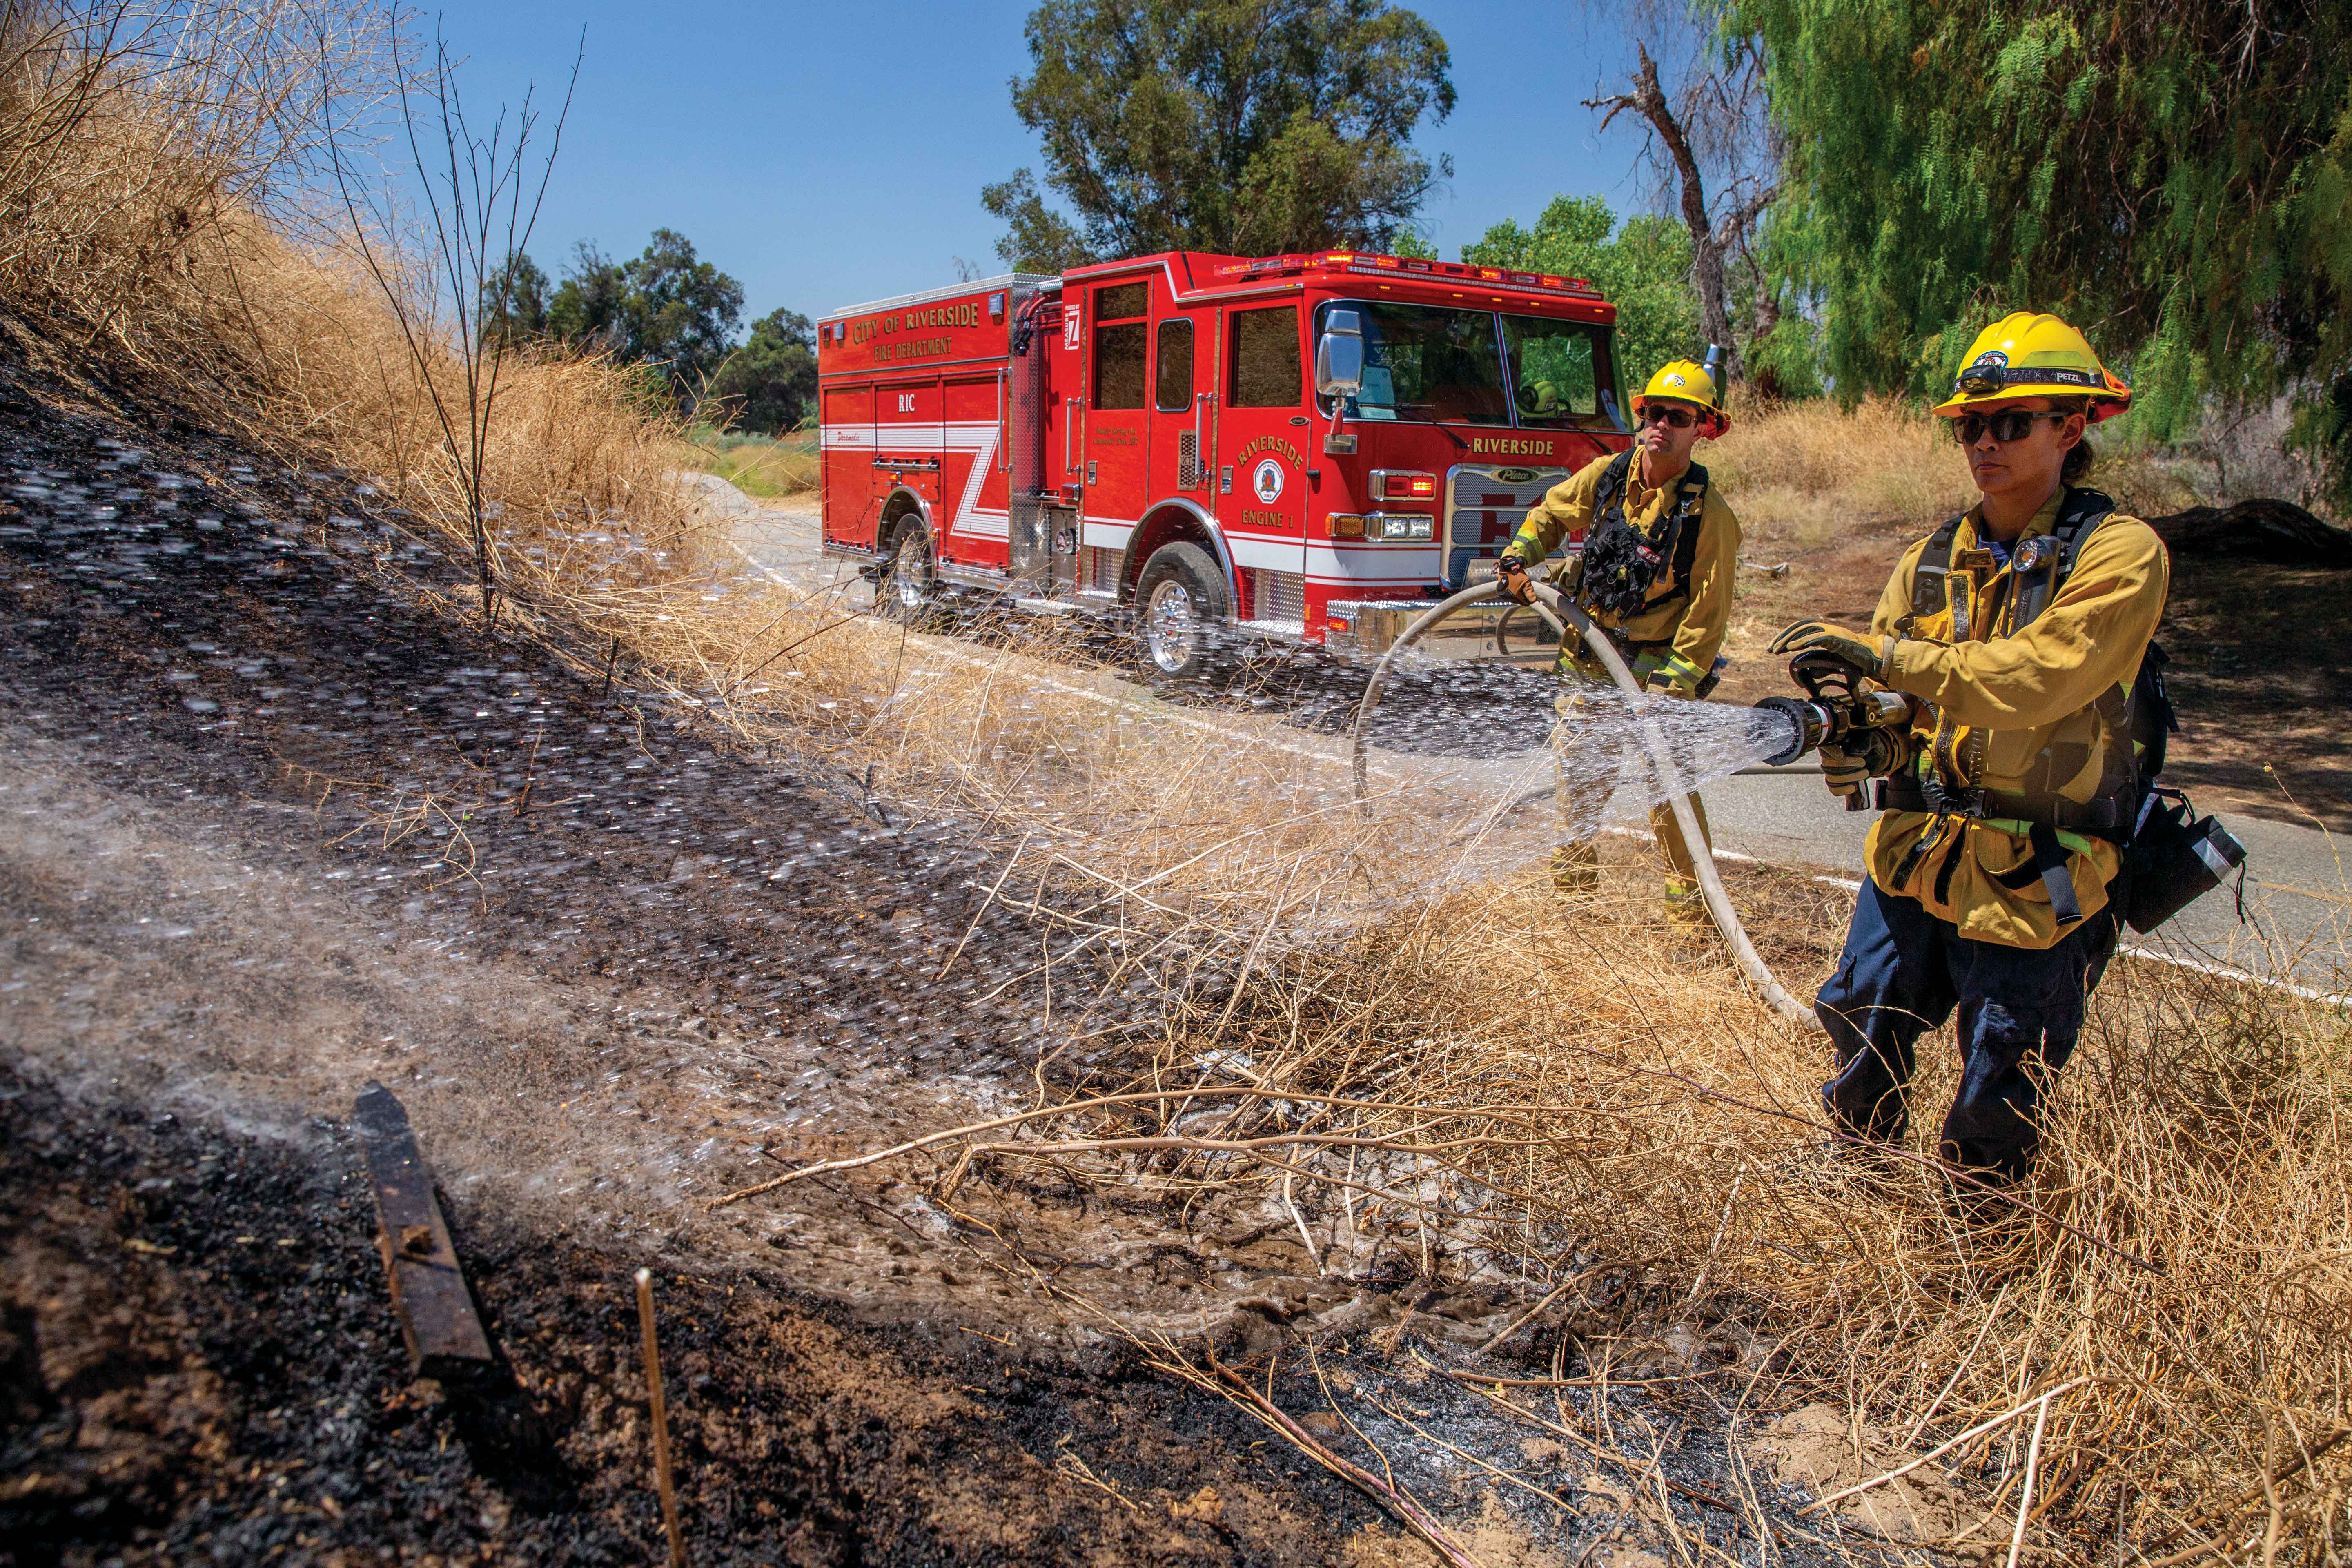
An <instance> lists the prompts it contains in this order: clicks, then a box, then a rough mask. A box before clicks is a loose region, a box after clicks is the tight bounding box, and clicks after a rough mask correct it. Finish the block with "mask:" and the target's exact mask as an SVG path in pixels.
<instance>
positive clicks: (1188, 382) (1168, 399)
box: [1154, 320, 1192, 414]
mask: <svg viewBox="0 0 2352 1568" xmlns="http://www.w3.org/2000/svg"><path fill="white" fill-rule="evenodd" d="M1159 373H1160V374H1159V380H1158V388H1159V390H1158V392H1157V394H1156V395H1155V398H1154V401H1156V402H1157V403H1158V404H1159V405H1160V412H1161V413H1162V414H1181V413H1183V412H1184V411H1185V410H1186V409H1188V408H1190V407H1192V322H1191V321H1186V320H1178V321H1162V322H1160V361H1159Z"/></svg>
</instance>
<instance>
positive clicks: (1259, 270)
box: [1217, 250, 1601, 299]
mask: <svg viewBox="0 0 2352 1568" xmlns="http://www.w3.org/2000/svg"><path fill="white" fill-rule="evenodd" d="M1309 268H1312V269H1314V270H1316V271H1318V272H1355V273H1361V274H1363V275H1365V276H1368V277H1374V278H1377V277H1380V276H1382V275H1383V274H1390V273H1399V274H1402V273H1411V274H1412V275H1413V276H1415V277H1420V278H1427V279H1430V280H1431V281H1433V282H1434V281H1435V280H1437V279H1441V278H1444V279H1461V280H1462V281H1463V282H1465V283H1486V284H1491V285H1494V286H1496V287H1499V288H1504V289H1519V290H1522V291H1524V292H1527V293H1532V294H1573V295H1578V296H1580V297H1582V298H1585V299H1597V298H1599V297H1600V292H1601V291H1600V290H1599V289H1595V288H1594V287H1593V286H1592V285H1591V283H1589V282H1587V281H1585V280H1584V279H1581V278H1563V277H1559V276H1558V275H1556V274H1553V273H1549V272H1511V271H1507V270H1506V269H1504V268H1499V267H1473V266H1471V265H1469V264H1468V263H1466V262H1461V261H1432V260H1423V259H1422V258H1419V257H1410V256H1371V255H1367V254H1365V253H1363V252H1361V251H1355V250H1321V251H1317V252H1315V253H1314V254H1312V255H1309V256H1261V257H1259V258H1257V259H1256V260H1255V261H1244V262H1241V263H1239V264H1237V265H1235V266H1232V267H1220V268H1217V276H1219V277H1221V278H1225V277H1233V276H1236V275H1239V276H1243V277H1248V278H1285V277H1288V276H1289V275H1290V274H1292V273H1294V272H1304V271H1307V270H1308V269H1309Z"/></svg>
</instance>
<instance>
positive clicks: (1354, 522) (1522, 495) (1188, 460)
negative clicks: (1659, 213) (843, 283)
mask: <svg viewBox="0 0 2352 1568" xmlns="http://www.w3.org/2000/svg"><path fill="white" fill-rule="evenodd" d="M1616 314H1617V311H1616V307H1615V306H1613V305H1611V304H1609V303H1608V302H1607V301H1605V300H1602V299H1601V296H1600V294H1599V293H1598V292H1597V291H1596V290H1595V289H1593V288H1592V287H1591V285H1590V284H1588V283H1586V282H1585V281H1584V280H1583V279H1576V278H1555V277H1546V276H1542V275H1538V274H1531V273H1524V272H1509V271H1505V270H1502V269H1498V268H1485V267H1474V266H1466V265H1462V264H1459V263H1451V262H1443V261H1423V260H1416V259H1412V258H1398V257H1393V256H1372V255H1366V254H1363V253H1360V252H1355V251H1324V252H1318V253H1314V254H1308V255H1295V256H1269V257H1261V258H1255V259H1250V258H1240V257H1230V256H1213V255H1206V254H1202V253H1199V252H1193V251H1174V252H1170V253H1167V254H1164V255H1159V256H1145V257H1139V258H1135V259H1133V260H1129V261H1111V262H1103V263H1099V264H1097V265H1094V266H1089V267H1083V268H1074V269H1072V270H1071V271H1068V272H1066V273H1064V274H1063V275H1062V276H1060V277H1058V278H1056V277H1036V276H1031V275H1027V274H1015V275H1012V276H1008V277H1002V278H992V279H983V280H982V281H978V282H971V283H964V284H960V285H958V286H956V287H954V288H951V289H937V290H934V291H932V292H929V293H925V294H913V295H908V296H905V297H903V298H900V299H895V300H877V301H875V302H874V303H872V304H869V305H861V306H858V307H856V308H855V309H853V310H843V311H840V312H838V313H837V314H835V315H833V316H829V317H827V318H826V319H825V320H824V321H822V322H820V323H819V327H818V335H817V342H818V373H819V397H820V416H819V418H820V425H821V426H822V441H823V449H824V549H825V552H827V553H828V554H833V555H839V556H846V557H849V558H852V559H854V560H856V561H859V562H861V563H864V566H865V569H866V574H867V575H869V576H871V577H873V578H874V579H875V580H876V582H877V588H878V591H879V592H880V593H881V594H882V595H884V602H885V604H886V605H887V606H889V607H891V608H893V609H895V610H898V611H899V612H902V613H908V614H912V613H915V612H918V611H919V610H921V609H922V608H923V607H924V606H925V605H927V604H929V602H930V601H931V599H932V598H933V596H934V595H938V594H940V592H941V591H942V590H945V589H962V590H980V591H982V592H985V593H989V594H992V595H999V596H1002V597H1003V598H1005V599H1007V600H1009V601H1010V602H1011V603H1013V605H1018V606H1021V607H1023V608H1026V609H1031V610H1036V611H1042V612H1045V613H1051V614H1073V613H1077V614H1085V613H1095V614H1102V615H1108V616H1131V617H1132V619H1133V622H1134V624H1135V626H1136V627H1137V629H1138V630H1139V632H1140V634H1141V637H1140V643H1141V646H1142V648H1143V650H1144V653H1145V656H1146V658H1147V660H1148V663H1149V665H1150V668H1154V669H1156V670H1157V671H1158V672H1159V673H1160V674H1161V675H1163V676H1166V677H1170V678H1173V679H1184V678H1189V677H1191V676H1192V675H1195V674H1197V673H1199V672H1200V671H1201V670H1202V668H1204V667H1205V666H1206V664H1207V663H1208V661H1209V659H1210V657H1211V648H1212V645H1213V642H1214V641H1215V640H1216V637H1217V634H1216V633H1215V631H1214V630H1213V628H1215V627H1217V626H1221V625H1223V626H1238V627H1240V628H1241V629H1242V630H1243V631H1244V632H1247V633H1254V634H1257V635H1260V636H1264V637H1276V638H1284V639H1289V640H1294V641H1305V642H1308V643H1325V642H1328V643H1329V644H1331V645H1334V646H1336V647H1359V648H1370V647H1381V646H1385V644H1386V642H1387V641H1388V640H1391V638H1393V637H1394V635H1395V631H1396V629H1397V628H1399V627H1400V626H1402V623H1403V620H1404V618H1405V617H1406V616H1408V615H1409V614H1410V613H1412V612H1413V611H1414V610H1416V609H1417V608H1418V607H1420V606H1422V605H1426V604H1428V603H1430V602H1431V599H1432V595H1444V594H1446V593H1450V592H1454V591H1455V590H1458V589H1459V588H1461V587H1462V586H1464V585H1465V582H1466V581H1467V580H1468V577H1469V574H1470V572H1471V569H1472V563H1474V562H1477V561H1480V560H1485V559H1491V558H1492V557H1494V556H1495V555H1497V554H1499V553H1500V552H1501V550H1502V547H1503V545H1504V544H1505V543H1507V542H1508V541H1509V539H1510V537H1511V534H1512V533H1513V531H1515V530H1516V529H1517V526H1518V524H1519V521H1520V519H1521V518H1522V517H1523V516H1525V514H1526V511H1527V509H1528V507H1529V506H1531V505H1532V504H1534V502H1535V501H1536V500H1537V499H1538V498H1539V497H1540V496H1542V494H1543V493H1544V491H1545V490H1546V489H1549V488H1550V487H1551V486H1552V485H1554V484H1556V483H1558V482H1559V480H1560V479H1563V478H1565V477H1566V476H1567V475H1568V474H1570V473H1571V472H1573V471H1574V470H1575V469H1576V468H1580V467H1581V466H1582V465H1583V464H1585V463H1586V462H1588V461H1590V460H1591V458H1595V457H1598V456H1600V455H1601V454H1603V453H1607V452H1612V451H1619V450H1622V449H1623V448H1624V447H1625V446H1626V445H1627V444H1628V442H1629V440H1630V438H1631V436H1630V432H1629V430H1628V428H1627V424H1626V420H1625V418H1624V416H1623V414H1622V412H1621V411H1622V408H1623V407H1624V403H1623V395H1622V389H1621V388H1620V387H1619V385H1618V384H1617V377H1616V365H1615V361H1614V356H1613V355H1612V335H1613V323H1614V321H1615V320H1616Z"/></svg>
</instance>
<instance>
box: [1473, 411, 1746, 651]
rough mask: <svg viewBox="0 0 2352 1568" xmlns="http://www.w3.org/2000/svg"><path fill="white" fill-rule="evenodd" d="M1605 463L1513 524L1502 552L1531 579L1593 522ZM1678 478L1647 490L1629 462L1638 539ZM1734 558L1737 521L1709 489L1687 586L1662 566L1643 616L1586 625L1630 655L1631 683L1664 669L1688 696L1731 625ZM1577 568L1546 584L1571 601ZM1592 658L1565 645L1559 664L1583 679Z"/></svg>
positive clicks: (1676, 490) (1630, 512) (1629, 500)
mask: <svg viewBox="0 0 2352 1568" xmlns="http://www.w3.org/2000/svg"><path fill="white" fill-rule="evenodd" d="M1610 461H1611V459H1610V458H1594V459H1593V460H1592V461H1591V462H1590V463H1588V464H1586V465H1585V466H1584V467H1583V468H1580V469H1578V470H1577V471H1576V472H1575V473H1573V474H1570V476H1569V477H1568V478H1567V479H1562V480H1561V481H1560V482H1559V483H1558V484H1556V485H1554V486H1552V488H1551V489H1550V490H1549V492H1548V493H1547V494H1546V495H1545V496H1544V498H1543V500H1540V501H1538V502H1537V503H1536V505H1535V507H1534V509H1533V510H1530V511H1529V512H1528V516H1527V521H1525V522H1522V523H1521V524H1519V531H1518V532H1517V533H1516V534H1514V535H1513V536H1512V539H1511V542H1510V543H1509V544H1508V545H1507V546H1506V547H1505V548H1506V549H1507V551H1508V552H1510V553H1511V554H1513V555H1516V556H1517V557H1518V558H1519V559H1520V560H1522V561H1525V562H1527V563H1528V570H1530V571H1533V570H1534V569H1535V567H1536V563H1538V562H1540V561H1542V560H1543V559H1544V558H1545V557H1547V556H1549V554H1550V553H1551V552H1553V551H1554V550H1555V549H1557V548H1558V547H1559V542H1560V541H1561V540H1563V539H1565V538H1567V537H1568V535H1569V534H1570V533H1571V532H1574V531H1577V530H1580V529H1582V530H1588V531H1589V530H1590V529H1591V528H1592V526H1593V525H1594V524H1595V523H1597V522H1598V521H1600V519H1599V517H1598V516H1597V515H1596V513H1597V510H1598V508H1597V505H1596V501H1597V498H1598V495H1599V492H1600V489H1601V473H1602V471H1603V470H1605V469H1606V468H1608V467H1609V464H1610ZM1682 478H1683V474H1682V472H1680V471H1678V472H1676V473H1675V474H1674V475H1673V476H1672V477H1671V478H1669V479H1667V480H1666V482H1665V483H1664V484H1663V485H1660V486H1658V487H1656V488H1655V489H1652V488H1651V487H1650V486H1648V485H1646V484H1644V483H1643V482H1642V460H1641V458H1639V457H1638V456H1637V457H1635V458H1634V459H1633V462H1632V463H1631V464H1630V465H1629V466H1628V467H1627V468H1626V472H1625V494H1624V498H1623V499H1624V506H1625V521H1627V522H1628V523H1631V524H1632V525H1633V528H1634V529H1635V530H1636V531H1639V532H1641V533H1643V534H1650V533H1652V532H1654V531H1655V530H1656V529H1657V527H1658V525H1659V522H1660V516H1661V514H1662V513H1663V512H1664V510H1666V509H1667V508H1668V507H1670V506H1673V505H1675V504H1677V503H1678V500H1679V498H1680V493H1681V481H1682ZM1738 558H1739V520H1738V518H1737V517H1735V516H1733V515H1732V511H1731V508H1730V507H1729V506H1728V505H1727V503H1726V502H1725V501H1724V499H1723V492H1722V491H1721V490H1720V489H1717V488H1716V487H1715V486H1713V485H1709V486H1708V487H1707V491H1706V501H1705V502H1704V503H1703V504H1702V507H1701V510H1700V512H1699V527H1698V548H1697V551H1696V553H1694V554H1693V555H1692V557H1691V565H1690V581H1689V582H1688V583H1687V584H1685V583H1680V582H1677V581H1676V580H1675V573H1674V563H1673V562H1672V561H1671V560H1668V561H1666V562H1664V563H1660V565H1659V567H1658V576H1657V580H1656V581H1655V582H1654V583H1652V584H1650V587H1649V591H1648V593H1647V594H1646V595H1644V597H1645V598H1646V600H1647V604H1646V605H1644V607H1643V608H1642V609H1640V610H1637V611H1635V612H1634V613H1633V615H1631V616H1613V615H1596V616H1594V617H1593V619H1594V620H1595V621H1597V622H1598V623H1599V624H1600V625H1601V626H1603V627H1605V628H1607V629H1609V630H1611V631H1613V632H1615V633H1617V634H1618V637H1620V639H1621V640H1622V642H1624V643H1625V644H1627V645H1629V646H1631V647H1633V648H1634V649H1635V650H1636V657H1635V658H1634V659H1633V674H1634V676H1635V678H1636V679H1644V680H1646V679H1648V678H1649V676H1650V674H1651V672H1652V671H1653V670H1657V669H1664V670H1665V671H1666V674H1667V678H1668V679H1671V680H1672V681H1673V682H1674V683H1675V687H1676V689H1678V690H1680V691H1681V692H1682V693H1683V694H1684V695H1685V696H1687V695H1689V694H1690V692H1691V690H1692V689H1693V688H1695V687H1696V686H1697V684H1698V683H1699V681H1700V680H1702V679H1705V678H1706V673H1707V671H1708V670H1710V669H1712V668H1715V656H1716V655H1717V652H1719V651H1720V650H1721V649H1722V647H1723V634H1724V630H1725V628H1726V627H1727V626H1729V625H1730V622H1731V577H1732V571H1733V568H1734V566H1735V564H1736V563H1738ZM1580 564H1581V563H1580V561H1578V560H1577V559H1576V558H1575V557H1572V556H1571V557H1570V558H1569V559H1568V560H1566V561H1563V562H1560V563H1559V565H1558V566H1557V567H1556V568H1555V570H1554V571H1553V573H1552V576H1551V581H1552V582H1553V584H1555V585H1557V586H1558V587H1559V589H1560V591H1561V592H1563V593H1566V594H1570V595H1573V594H1574V592H1575V589H1576V581H1577V571H1578V568H1579V566H1580ZM1590 659H1591V653H1590V652H1589V651H1588V650H1586V649H1584V648H1583V647H1582V646H1581V645H1580V644H1573V643H1572V644H1571V646H1570V647H1566V648H1563V649H1562V650H1561V663H1562V664H1564V665H1565V664H1570V663H1573V664H1575V666H1576V667H1577V668H1579V669H1580V670H1583V671H1584V672H1585V673H1586V674H1588V675H1591V676H1594V677H1599V676H1601V667H1600V665H1599V664H1598V662H1597V661H1596V662H1592V663H1591V664H1589V665H1588V663H1587V661H1588V660H1590Z"/></svg>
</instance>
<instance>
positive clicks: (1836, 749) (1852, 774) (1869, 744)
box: [1822, 730, 1898, 805]
mask: <svg viewBox="0 0 2352 1568" xmlns="http://www.w3.org/2000/svg"><path fill="white" fill-rule="evenodd" d="M1847 739H1848V740H1849V741H1856V742H1858V746H1859V749H1857V750H1853V751H1848V750H1846V749H1844V748H1843V747H1840V746H1823V747H1822V783H1824V784H1828V785H1829V786H1830V793H1831V794H1832V795H1843V796H1844V797H1845V799H1846V801H1847V803H1848V804H1849V805H1853V803H1855V802H1858V801H1859V800H1861V799H1862V798H1863V792H1864V789H1865V788H1866V787H1867V786H1868V784H1869V783H1870V781H1871V780H1872V779H1874V778H1885V776H1886V775H1887V774H1888V773H1893V772H1894V771H1895V759H1896V753H1897V751H1898V748H1897V747H1896V745H1895V737H1894V736H1893V735H1890V734H1888V733H1887V732H1886V731H1884V730H1865V731H1863V732H1862V734H1861V735H1860V736H1859V737H1854V736H1849V737H1847Z"/></svg>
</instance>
